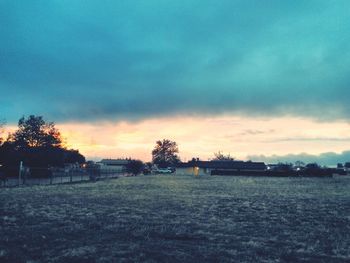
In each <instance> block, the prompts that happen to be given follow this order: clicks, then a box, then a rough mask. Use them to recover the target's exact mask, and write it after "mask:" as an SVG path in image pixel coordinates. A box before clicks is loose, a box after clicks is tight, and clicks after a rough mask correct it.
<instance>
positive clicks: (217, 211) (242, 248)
mask: <svg viewBox="0 0 350 263" xmlns="http://www.w3.org/2000/svg"><path fill="white" fill-rule="evenodd" d="M349 189H350V178H347V177H343V178H263V177H262V178H258V177H206V178H199V179H198V178H193V177H184V176H182V177H173V176H140V177H126V178H121V179H118V180H111V181H103V182H97V183H84V184H75V185H54V186H35V187H27V188H13V189H1V191H0V234H1V235H0V262H14V263H15V262H232V261H234V262H237V261H240V262H273V261H274V262H310V261H312V262H349V261H350V191H349Z"/></svg>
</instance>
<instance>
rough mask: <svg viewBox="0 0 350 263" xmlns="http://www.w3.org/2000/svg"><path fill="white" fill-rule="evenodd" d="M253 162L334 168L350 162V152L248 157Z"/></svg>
mask: <svg viewBox="0 0 350 263" xmlns="http://www.w3.org/2000/svg"><path fill="white" fill-rule="evenodd" d="M247 158H248V159H251V160H259V161H263V162H265V163H279V162H289V163H295V162H296V161H303V162H305V163H315V162H316V163H318V164H321V165H328V166H334V165H336V164H337V163H346V162H349V161H350V151H344V152H342V153H334V152H327V153H322V154H320V155H312V154H307V153H300V154H288V155H271V156H265V155H251V156H248V157H247Z"/></svg>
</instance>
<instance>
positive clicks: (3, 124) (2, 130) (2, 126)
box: [0, 120, 5, 146]
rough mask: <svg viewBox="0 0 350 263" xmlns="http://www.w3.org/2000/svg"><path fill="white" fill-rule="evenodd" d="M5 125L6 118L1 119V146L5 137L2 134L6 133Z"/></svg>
mask: <svg viewBox="0 0 350 263" xmlns="http://www.w3.org/2000/svg"><path fill="white" fill-rule="evenodd" d="M4 127H5V121H4V120H0V146H1V145H2V144H3V142H4V138H3V137H2V135H3V133H4Z"/></svg>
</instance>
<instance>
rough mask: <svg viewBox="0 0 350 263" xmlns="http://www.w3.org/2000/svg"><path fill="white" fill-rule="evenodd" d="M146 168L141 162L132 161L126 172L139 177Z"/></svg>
mask: <svg viewBox="0 0 350 263" xmlns="http://www.w3.org/2000/svg"><path fill="white" fill-rule="evenodd" d="M143 168H144V164H143V162H142V161H140V160H130V161H129V162H128V164H127V165H126V172H128V173H131V174H133V175H135V176H136V175H139V174H140V173H141V172H142V171H143Z"/></svg>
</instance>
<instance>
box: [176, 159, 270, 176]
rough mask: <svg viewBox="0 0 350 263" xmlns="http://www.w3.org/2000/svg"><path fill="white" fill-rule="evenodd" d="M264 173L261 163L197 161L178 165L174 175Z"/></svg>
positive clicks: (263, 165) (264, 167) (264, 166)
mask: <svg viewBox="0 0 350 263" xmlns="http://www.w3.org/2000/svg"><path fill="white" fill-rule="evenodd" d="M265 171H266V165H265V163H263V162H251V161H248V162H244V161H199V160H192V161H189V162H187V163H179V164H178V165H177V166H176V172H175V174H176V175H194V176H203V175H259V173H261V172H265Z"/></svg>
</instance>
